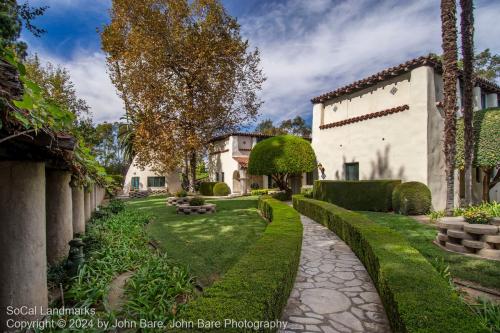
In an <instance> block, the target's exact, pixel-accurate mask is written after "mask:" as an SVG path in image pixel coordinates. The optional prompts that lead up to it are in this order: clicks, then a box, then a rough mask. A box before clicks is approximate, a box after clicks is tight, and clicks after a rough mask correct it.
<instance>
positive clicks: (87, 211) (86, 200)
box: [83, 187, 92, 222]
mask: <svg viewBox="0 0 500 333" xmlns="http://www.w3.org/2000/svg"><path fill="white" fill-rule="evenodd" d="M83 192H84V196H83V200H84V201H83V205H84V208H85V222H88V221H89V220H90V215H91V214H92V212H91V210H90V192H89V188H88V187H86V188H85V189H84V191H83Z"/></svg>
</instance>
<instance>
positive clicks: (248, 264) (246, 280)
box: [180, 197, 302, 332]
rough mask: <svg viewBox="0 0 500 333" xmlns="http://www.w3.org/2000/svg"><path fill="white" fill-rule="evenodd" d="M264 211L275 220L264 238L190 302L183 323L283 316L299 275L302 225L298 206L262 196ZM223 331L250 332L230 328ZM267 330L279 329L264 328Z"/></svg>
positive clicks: (266, 318) (261, 204) (264, 234)
mask: <svg viewBox="0 0 500 333" xmlns="http://www.w3.org/2000/svg"><path fill="white" fill-rule="evenodd" d="M259 209H260V211H261V212H262V215H263V216H265V217H266V218H267V219H269V221H270V222H271V223H270V224H269V225H268V226H267V228H266V230H265V231H264V233H263V235H262V237H261V238H259V239H258V240H256V241H255V243H254V244H253V245H252V246H251V247H250V249H249V250H248V252H247V253H246V254H245V255H243V256H242V257H241V259H240V260H239V261H238V262H237V263H236V264H234V266H233V267H231V268H230V269H229V270H228V271H227V272H226V274H225V275H224V277H223V278H222V279H221V280H220V281H217V282H216V283H214V284H213V285H212V286H211V287H209V288H208V289H206V290H205V292H204V293H203V295H202V296H201V297H198V298H197V299H195V300H194V301H192V302H190V303H188V305H187V306H186V308H185V312H183V313H181V314H180V319H183V320H186V321H194V322H196V321H197V320H198V319H199V318H203V319H204V320H207V321H208V320H212V321H221V322H223V321H224V320H225V319H234V320H238V321H242V320H247V321H251V322H257V321H273V320H276V319H279V318H280V316H281V312H282V310H283V308H284V306H285V305H286V302H287V300H288V296H289V294H290V291H291V289H292V287H293V283H294V280H295V276H296V274H297V269H298V264H299V260H300V251H301V244H302V224H301V222H300V216H299V214H298V213H297V212H296V211H295V210H294V209H293V208H291V207H290V206H288V205H287V204H285V203H282V202H280V201H278V200H276V199H272V198H270V197H260V199H259ZM219 331H224V332H242V331H248V330H243V329H241V328H234V327H225V328H224V329H223V330H219ZM262 331H264V332H268V331H274V330H271V329H265V328H263V329H260V330H259V332H262Z"/></svg>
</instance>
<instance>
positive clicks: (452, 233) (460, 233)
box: [436, 216, 500, 260]
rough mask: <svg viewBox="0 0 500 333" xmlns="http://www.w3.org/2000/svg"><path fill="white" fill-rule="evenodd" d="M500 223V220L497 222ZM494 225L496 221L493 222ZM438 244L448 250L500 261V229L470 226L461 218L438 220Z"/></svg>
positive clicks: (483, 225)
mask: <svg viewBox="0 0 500 333" xmlns="http://www.w3.org/2000/svg"><path fill="white" fill-rule="evenodd" d="M497 221H498V220H497ZM491 222H493V223H494V221H491ZM493 223H492V224H493ZM437 227H438V229H439V233H438V234H437V237H436V243H437V244H439V245H441V246H443V247H445V248H446V249H447V250H450V251H453V252H458V253H468V254H474V255H477V256H480V257H482V258H486V259H496V260H500V227H499V226H498V225H490V224H470V223H467V222H465V219H464V218H463V217H461V216H457V217H443V218H440V219H438V222H437Z"/></svg>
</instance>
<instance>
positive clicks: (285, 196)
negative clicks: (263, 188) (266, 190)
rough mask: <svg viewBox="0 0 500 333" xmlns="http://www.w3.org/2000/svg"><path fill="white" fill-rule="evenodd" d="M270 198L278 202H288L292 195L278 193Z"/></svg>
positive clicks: (282, 192)
mask: <svg viewBox="0 0 500 333" xmlns="http://www.w3.org/2000/svg"><path fill="white" fill-rule="evenodd" d="M271 197H273V198H274V199H276V200H279V201H290V200H291V199H292V194H291V193H290V192H285V191H280V192H276V193H273V194H271Z"/></svg>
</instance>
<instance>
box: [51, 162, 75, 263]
mask: <svg viewBox="0 0 500 333" xmlns="http://www.w3.org/2000/svg"><path fill="white" fill-rule="evenodd" d="M70 181H71V173H70V172H68V171H62V170H52V169H47V171H46V182H47V185H46V198H47V200H46V205H45V206H46V211H47V261H48V263H49V265H50V264H56V263H58V262H59V261H61V260H62V259H64V258H65V257H66V256H67V255H68V252H69V244H68V242H69V241H70V240H71V239H72V238H73V208H72V198H71V187H70V186H69V182H70Z"/></svg>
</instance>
